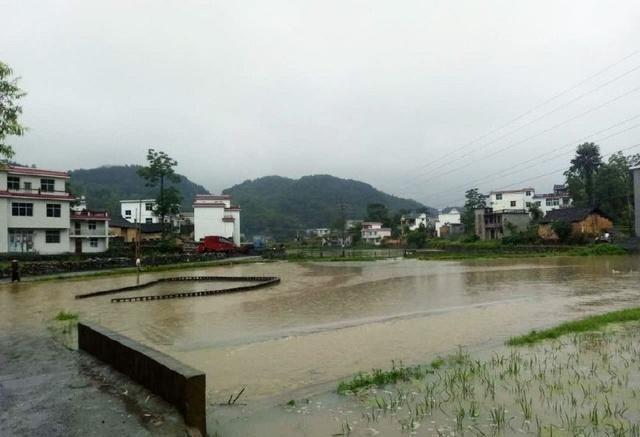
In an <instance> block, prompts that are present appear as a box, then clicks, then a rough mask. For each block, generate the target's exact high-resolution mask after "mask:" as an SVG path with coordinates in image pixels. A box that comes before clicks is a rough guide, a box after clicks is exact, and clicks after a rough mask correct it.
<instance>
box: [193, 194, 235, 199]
mask: <svg viewBox="0 0 640 437" xmlns="http://www.w3.org/2000/svg"><path fill="white" fill-rule="evenodd" d="M198 199H205V200H229V199H231V196H229V195H226V194H221V195H215V194H196V200H198Z"/></svg>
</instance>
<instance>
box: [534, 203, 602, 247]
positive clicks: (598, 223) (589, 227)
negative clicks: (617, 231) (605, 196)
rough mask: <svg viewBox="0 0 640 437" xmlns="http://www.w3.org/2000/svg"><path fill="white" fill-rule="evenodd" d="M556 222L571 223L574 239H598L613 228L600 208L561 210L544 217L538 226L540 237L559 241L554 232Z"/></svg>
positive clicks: (550, 212)
mask: <svg viewBox="0 0 640 437" xmlns="http://www.w3.org/2000/svg"><path fill="white" fill-rule="evenodd" d="M554 222H566V223H569V224H570V225H571V237H572V238H574V239H592V238H596V237H599V236H601V235H603V234H604V233H605V232H609V231H610V230H611V229H612V228H613V222H612V221H611V219H610V218H609V217H607V216H606V215H605V214H604V213H603V212H602V211H600V210H599V209H598V208H561V209H555V210H553V211H549V212H548V213H547V214H546V215H545V216H544V218H543V219H542V220H541V221H540V226H538V236H540V238H542V239H544V240H558V235H556V233H555V232H554V231H553V223H554Z"/></svg>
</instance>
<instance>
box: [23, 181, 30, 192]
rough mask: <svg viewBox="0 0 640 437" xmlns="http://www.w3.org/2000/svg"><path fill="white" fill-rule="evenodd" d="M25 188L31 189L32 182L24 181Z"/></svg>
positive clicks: (26, 189)
mask: <svg viewBox="0 0 640 437" xmlns="http://www.w3.org/2000/svg"><path fill="white" fill-rule="evenodd" d="M24 190H25V191H31V182H25V183H24Z"/></svg>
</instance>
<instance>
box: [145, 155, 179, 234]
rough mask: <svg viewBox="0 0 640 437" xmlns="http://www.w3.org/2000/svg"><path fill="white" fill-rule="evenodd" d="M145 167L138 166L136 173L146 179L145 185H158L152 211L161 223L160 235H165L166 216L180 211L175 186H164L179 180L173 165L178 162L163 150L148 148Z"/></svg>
mask: <svg viewBox="0 0 640 437" xmlns="http://www.w3.org/2000/svg"><path fill="white" fill-rule="evenodd" d="M147 162H148V165H147V166H146V167H140V169H138V174H139V175H140V176H141V177H143V178H144V179H145V181H146V184H147V186H149V187H156V186H158V187H159V189H160V191H159V193H158V197H157V198H156V207H155V210H154V213H155V214H156V215H157V216H159V217H160V223H162V237H163V239H164V237H165V233H166V232H165V228H166V217H167V216H169V215H171V214H177V213H178V212H180V201H181V196H180V192H179V191H178V190H177V189H176V188H175V187H166V186H165V184H166V183H168V182H174V183H177V182H180V177H179V176H178V175H177V174H176V172H175V170H174V167H176V166H177V165H178V162H177V161H176V160H174V159H173V158H171V157H170V156H169V155H167V154H166V153H165V152H162V151H156V150H154V149H149V150H148V151H147Z"/></svg>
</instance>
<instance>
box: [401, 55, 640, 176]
mask: <svg viewBox="0 0 640 437" xmlns="http://www.w3.org/2000/svg"><path fill="white" fill-rule="evenodd" d="M638 68H640V66H639V67H638ZM638 91H640V87H636V88H633V89H632V90H629V91H626V92H624V93H622V94H620V95H618V96H616V97H614V98H613V99H610V100H607V101H606V102H604V103H602V104H600V105H598V106H596V107H593V108H590V109H588V110H586V111H584V112H581V113H580V114H578V115H576V116H573V117H571V118H569V119H567V120H564V121H562V122H560V123H557V124H555V125H553V126H551V127H549V128H546V129H543V130H542V131H539V132H537V133H535V134H533V135H530V136H528V137H526V138H524V139H522V140H519V141H517V142H515V143H511V144H509V145H507V146H506V147H503V148H502V149H499V150H497V151H495V152H493V153H492V154H487V155H485V156H483V157H480V158H478V159H476V160H474V161H471V162H468V163H467V164H464V165H462V166H459V167H455V168H453V169H450V170H448V171H445V172H444V173H440V174H436V175H434V176H431V177H428V178H426V179H418V180H419V181H421V182H423V183H424V182H428V181H431V180H433V179H436V178H439V177H442V176H446V175H448V174H451V173H453V172H456V171H458V170H462V169H464V168H467V167H469V166H471V165H474V164H477V163H478V162H479V161H484V160H486V159H488V158H491V157H493V156H495V155H497V154H499V153H503V152H505V151H507V150H510V149H512V148H514V147H516V146H519V145H521V144H522V143H525V142H527V141H530V140H532V139H534V138H537V137H539V136H541V135H544V134H546V133H548V132H551V131H553V130H555V129H557V128H559V127H561V126H564V125H565V124H568V123H571V122H572V121H575V120H577V119H578V118H581V117H584V116H585V115H588V114H590V113H592V112H594V111H597V110H599V109H602V108H603V107H605V106H607V105H610V104H611V103H614V102H616V101H618V100H620V99H622V98H624V97H627V96H629V95H631V94H634V93H636V92H638ZM413 182H415V181H413Z"/></svg>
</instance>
